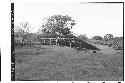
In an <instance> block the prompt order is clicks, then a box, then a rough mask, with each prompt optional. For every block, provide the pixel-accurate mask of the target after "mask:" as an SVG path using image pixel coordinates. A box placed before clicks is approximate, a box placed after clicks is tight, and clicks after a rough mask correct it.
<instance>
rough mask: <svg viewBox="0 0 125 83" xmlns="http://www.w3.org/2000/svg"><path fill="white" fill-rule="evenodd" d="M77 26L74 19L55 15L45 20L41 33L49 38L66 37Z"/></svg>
mask: <svg viewBox="0 0 125 83" xmlns="http://www.w3.org/2000/svg"><path fill="white" fill-rule="evenodd" d="M75 24H76V23H75V21H74V20H73V19H72V17H70V16H68V15H65V16H63V15H54V16H50V17H47V18H44V19H43V24H42V26H41V28H40V30H39V32H41V33H42V34H44V35H47V36H64V35H68V34H70V33H71V32H70V29H72V27H73V26H74V25H75Z"/></svg>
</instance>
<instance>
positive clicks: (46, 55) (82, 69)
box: [15, 45, 123, 81]
mask: <svg viewBox="0 0 125 83" xmlns="http://www.w3.org/2000/svg"><path fill="white" fill-rule="evenodd" d="M104 50H105V51H104ZM108 50H109V49H108ZM108 50H107V51H106V49H102V50H101V51H100V52H97V53H92V51H88V52H83V51H81V52H78V51H76V50H74V49H72V48H69V47H59V46H40V45H36V46H33V47H26V46H24V47H20V48H17V47H16V48H15V64H16V65H15V79H16V80H41V81H77V80H78V81H95V80H98V81H109V80H111V81H122V80H123V51H114V50H112V51H108Z"/></svg>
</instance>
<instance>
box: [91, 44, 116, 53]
mask: <svg viewBox="0 0 125 83" xmlns="http://www.w3.org/2000/svg"><path fill="white" fill-rule="evenodd" d="M92 45H94V46H96V47H97V48H99V49H100V50H101V51H100V52H102V53H104V54H115V53H116V51H115V50H114V49H113V48H111V47H109V46H105V45H96V44H92Z"/></svg>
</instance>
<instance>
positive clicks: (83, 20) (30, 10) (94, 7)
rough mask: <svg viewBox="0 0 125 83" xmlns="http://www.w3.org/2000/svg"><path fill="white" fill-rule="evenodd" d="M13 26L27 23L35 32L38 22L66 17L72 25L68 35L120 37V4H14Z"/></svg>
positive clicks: (121, 12) (121, 9) (121, 33)
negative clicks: (69, 17)
mask: <svg viewBox="0 0 125 83" xmlns="http://www.w3.org/2000/svg"><path fill="white" fill-rule="evenodd" d="M14 5H15V11H14V18H15V20H14V21H15V25H18V24H19V23H20V22H23V21H27V22H29V24H30V25H31V26H32V28H33V29H32V30H33V32H36V31H37V30H38V29H39V27H40V26H41V24H42V19H43V18H45V17H48V16H52V15H58V14H61V15H69V16H71V17H72V18H73V19H74V20H75V21H76V25H75V26H74V27H73V29H72V31H73V32H74V33H76V34H86V35H87V37H89V38H91V37H92V36H95V35H99V36H102V37H103V36H104V35H106V34H107V33H111V34H113V35H114V36H122V35H123V5H122V3H108V4H105V3H15V4H14Z"/></svg>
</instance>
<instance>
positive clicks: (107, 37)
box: [104, 34, 113, 41]
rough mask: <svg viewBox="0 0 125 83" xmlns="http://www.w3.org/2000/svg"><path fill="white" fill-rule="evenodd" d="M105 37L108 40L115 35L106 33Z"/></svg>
mask: <svg viewBox="0 0 125 83" xmlns="http://www.w3.org/2000/svg"><path fill="white" fill-rule="evenodd" d="M104 39H105V40H106V41H109V40H111V39H113V35H112V34H106V35H105V36H104Z"/></svg>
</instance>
